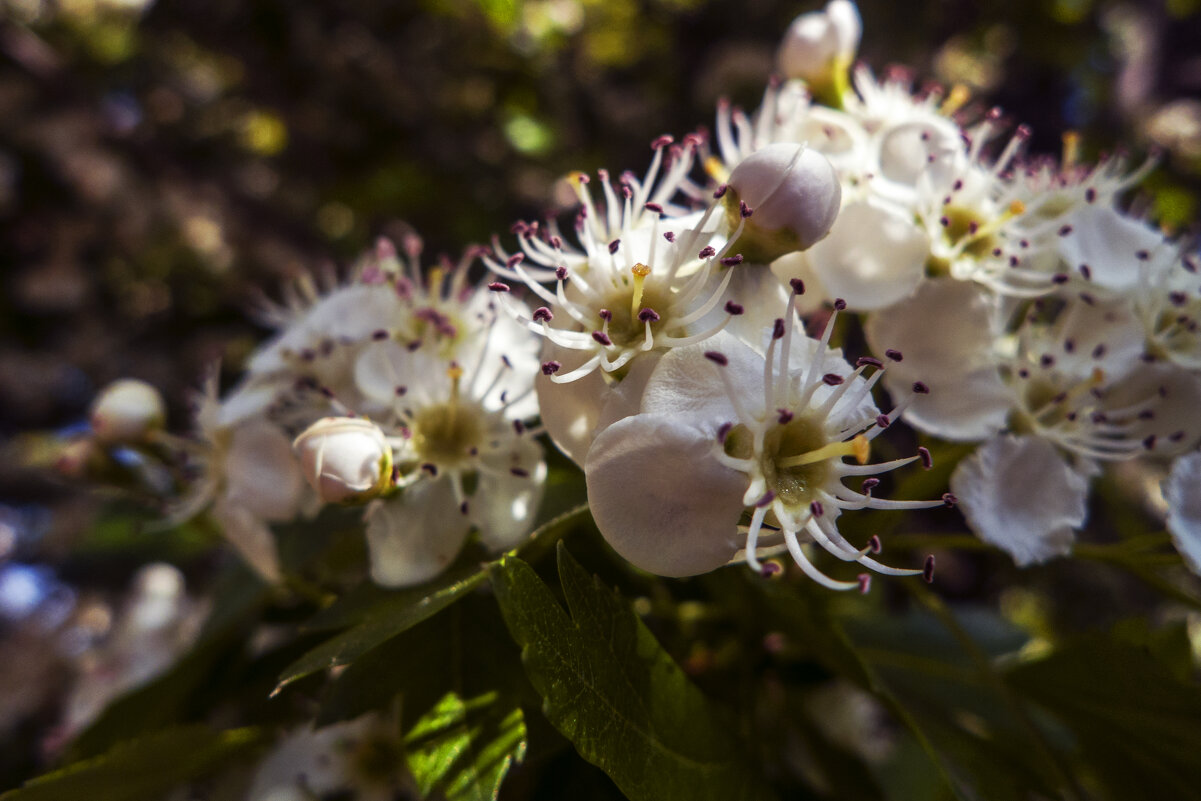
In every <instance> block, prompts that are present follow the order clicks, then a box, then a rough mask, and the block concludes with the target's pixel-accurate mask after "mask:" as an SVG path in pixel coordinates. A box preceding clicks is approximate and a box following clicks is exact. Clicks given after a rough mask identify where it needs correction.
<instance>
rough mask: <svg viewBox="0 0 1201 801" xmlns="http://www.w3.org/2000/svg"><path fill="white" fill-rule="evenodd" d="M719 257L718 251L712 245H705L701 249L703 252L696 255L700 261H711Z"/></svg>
mask: <svg viewBox="0 0 1201 801" xmlns="http://www.w3.org/2000/svg"><path fill="white" fill-rule="evenodd" d="M716 255H717V250H716V249H714V247H713V246H712V245H705V246H704V247H703V248H701V252H700V253H698V254H696V257H697V258H698V259H711V258H713V257H714V256H716Z"/></svg>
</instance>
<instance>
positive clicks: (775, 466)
mask: <svg viewBox="0 0 1201 801" xmlns="http://www.w3.org/2000/svg"><path fill="white" fill-rule="evenodd" d="M838 306H841V304H838V305H836V308H838ZM789 316H790V317H791V312H790V314H789ZM792 327H793V326H792V325H790V324H786V323H785V321H784V320H783V319H780V320H778V321H777V323H776V325H775V326H774V327H773V330H772V331H771V332H769V340H768V344H767V352H766V355H765V356H764V355H761V354H760V353H757V352H755V351H754V350H753V349H752V348H750V347H748V346H746V345H745V344H742V343H741V342H739V341H738V340H736V339H735V338H733V337H731V336H729V335H727V334H724V333H723V334H721V335H719V336H718V337H715V338H714V339H713V340H712V341H710V342H707V343H705V344H703V345H696V346H691V347H688V348H681V349H677V350H673V351H671V352H669V353H667V354H665V355H664V356H663V357H662V358H661V359H660V360H659V362H658V365H657V366H656V368H655V370H654V372H653V374H652V375H651V376H650V378H649V381H648V383H647V385H646V388H645V391H644V393H643V394H642V399H641V407H640V412H639V413H638V414H634V415H632V416H629V417H626V418H624V419H621V420H619V421H617V422H614V423H612V424H611V425H609V426H608V427H606V428H604V430H603V431H601V432H600V433H599V434H598V435H597V437H596V440H595V441H594V442H593V444H592V448H591V449H590V451H589V453H588V458H587V463H586V466H585V475H586V477H587V482H588V497H589V503H590V505H591V507H592V512H593V516H594V517H595V519H596V521H597V525H598V527H599V528H600V530H601V533H602V534H603V535H604V536H605V538H606V540H607V541H608V542H609V543H610V545H612V546H613V547H614V548H615V549H616V550H617V552H618V553H620V554H621V555H622V556H624V557H625V558H627V559H629V560H630V561H631V562H633V563H634V564H635V565H637V566H638V567H641V568H643V569H645V570H649V571H651V572H654V573H658V574H660V575H669V576H684V575H693V574H696V573H702V572H706V571H709V570H713V569H715V568H717V567H720V566H721V565H723V564H725V563H727V562H728V561H730V560H731V559H733V558H734V557H735V556H736V554H737V552H738V551H739V550H740V549H741V550H742V551H743V555H744V558H745V559H746V561H747V562H748V564H749V565H750V566H751V567H752V568H754V569H756V570H760V569H762V565H761V563H760V561H759V559H760V556H761V554H762V553H764V552H765V551H763V550H761V549H763V548H773V547H774V548H775V549H776V550H779V548H781V547H782V548H786V549H787V550H788V551H789V553H790V554H791V555H792V557H793V559H794V560H795V561H796V562H797V564H798V565H800V567H801V568H802V569H803V570H804V571H805V572H806V574H808V575H809V576H811V577H812V578H814V579H815V580H817V581H818V582H820V583H822V584H823V585H824V586H827V587H830V588H833V589H856V588H858V589H866V587H867V583H868V581H869V577H868V574H863V575H861V576H859V578H858V579H857V580H856V581H850V582H847V581H839V580H835V579H832V578H829V577H828V576H826V575H825V574H823V573H822V572H821V571H820V570H819V569H818V568H817V567H815V566H814V565H813V564H812V562H811V561H810V559H809V557H808V555H807V554H806V552H805V548H804V546H803V545H802V540H812V541H815V542H817V543H819V544H820V545H821V546H822V547H823V548H825V549H826V550H827V551H829V552H830V553H832V554H833V555H834V556H836V557H838V558H839V559H842V560H845V561H853V562H858V563H859V564H862V565H863V566H865V567H868V568H870V569H872V570H876V571H877V572H882V573H887V574H892V575H916V574H921V573H922V572H923V571H922V570H897V569H895V568H890V567H886V566H884V565H881V564H880V563H878V562H876V561H875V560H873V559H872V558H871V557H870V556H868V554H869V553H870V552H872V551H874V550H876V548H877V546H878V542H875V541H873V542H872V543H871V544H870V545H869V546H868V547H867V548H864V549H858V548H856V547H854V546H852V545H851V544H850V543H849V542H847V541H846V540H845V539H844V538H843V537H842V535H841V534H839V532H838V528H837V526H836V522H835V521H836V519H837V517H838V516H839V514H840V513H841V512H842V511H843V510H852V509H863V508H876V509H904V508H929V507H933V506H940V505H943V504H944V503H945V502H948V501H949V497H948V498H946V499H943V500H938V501H888V500H882V499H878V498H875V497H874V496H873V495H872V489H873V488H874V486H875V485H876V484H877V483H879V482H878V480H877V479H875V478H868V479H866V481H865V482H864V485H863V487H862V491H855V490H851V489H850V488H848V487H846V486H845V485H844V484H843V483H842V482H843V480H844V479H846V478H848V477H851V476H874V475H875V474H878V473H883V472H886V471H889V470H892V469H895V468H897V467H900V466H901V465H904V464H909V463H911V462H914V461H917V460H919V459H923V458H926V457H925V455H924V454H923V455H919V456H913V457H909V458H906V459H899V460H895V461H891V462H884V463H880V464H866V462H867V458H868V455H869V452H870V447H871V446H870V442H871V440H872V439H873V438H875V436H876V435H878V434H879V433H880V431H882V430H883V429H884V428H886V427H887V426H888V425H889V424H890V423H891V422H892V421H893V420H894V419H896V417H897V415H898V414H899V411H900V410H899V409H898V410H894V412H893V413H891V414H882V413H880V411H879V410H878V409H876V407H875V406H874V405H873V404H872V401H871V396H870V393H871V388H872V386H873V385H874V384H875V383H876V379H877V378H878V376H879V373H878V372H877V373H876V374H875V375H873V376H872V377H870V378H865V377H864V374H865V372H866V371H867V370H868V369H869V368H878V367H879V366H880V363H879V362H878V361H876V360H875V359H866V360H863V361H862V362H861V364H860V365H859V366H858V367H857V368H855V369H852V368H851V367H850V366H849V365H847V364H846V363H845V362H844V361H843V360H842V359H841V358H840V357H839V356H838V354H837V353H836V352H834V351H831V350H830V349H829V348H828V340H829V336H830V333H831V331H832V328H833V321H831V324H830V325H827V327H826V329H825V333H824V334H823V338H822V340H821V341H820V342H818V341H814V340H810V339H808V338H805V337H803V336H801V337H800V338H799V341H797V342H795V344H794V340H795V339H797V336H795V335H794V334H793V333H792ZM915 389H916V390H917V391H925V387H923V386H921V385H918V386H917V387H916V388H915ZM846 456H853V457H855V459H856V461H857V462H858V464H846V463H844V462H843V461H842V459H843V457H846ZM744 512H746V513H749V515H750V521H749V525H747V526H746V528H745V529H741V528H740V526H739V520H740V518H742V516H743V513H744ZM768 526H770V527H771V529H770V530H769V528H768ZM932 567H933V565H932V562H930V563H928V564H927V568H926V572H927V574H929V571H930V570H931V569H932Z"/></svg>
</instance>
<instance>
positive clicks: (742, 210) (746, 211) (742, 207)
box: [738, 200, 755, 220]
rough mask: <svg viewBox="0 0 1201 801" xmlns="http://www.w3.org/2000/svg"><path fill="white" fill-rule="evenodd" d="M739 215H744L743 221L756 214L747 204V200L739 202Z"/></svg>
mask: <svg viewBox="0 0 1201 801" xmlns="http://www.w3.org/2000/svg"><path fill="white" fill-rule="evenodd" d="M738 213H739V214H741V215H742V219H744V220H745V219H746V218H747V217H750V216H751V215H752V214H754V213H755V210H754V209H752V208H751V207H750V206H748V205H747V204H746V201H745V200H740V201H738Z"/></svg>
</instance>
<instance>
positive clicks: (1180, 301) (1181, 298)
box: [1168, 292, 1188, 306]
mask: <svg viewBox="0 0 1201 801" xmlns="http://www.w3.org/2000/svg"><path fill="white" fill-rule="evenodd" d="M1168 300H1169V301H1171V303H1172V305H1173V306H1183V305H1184V304H1186V303H1188V295H1186V294H1184V293H1183V292H1169V293H1168Z"/></svg>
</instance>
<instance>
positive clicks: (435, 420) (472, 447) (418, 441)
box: [412, 365, 485, 467]
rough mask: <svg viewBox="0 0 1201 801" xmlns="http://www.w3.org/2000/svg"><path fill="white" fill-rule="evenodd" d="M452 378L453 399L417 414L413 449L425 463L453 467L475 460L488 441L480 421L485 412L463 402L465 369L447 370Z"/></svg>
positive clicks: (427, 407) (451, 393) (419, 411)
mask: <svg viewBox="0 0 1201 801" xmlns="http://www.w3.org/2000/svg"><path fill="white" fill-rule="evenodd" d="M447 372H448V374H449V375H450V379H451V391H450V400H449V401H447V402H446V403H438V404H433V405H430V406H426V407H425V408H423V409H419V410H418V411H417V412H416V413H415V414H414V415H413V423H412V432H413V449H414V451H416V453H417V457H418V459H419V460H420V461H421V462H432V463H433V464H437V465H442V466H444V467H453V466H455V465H458V464H461V463H462V462H465V461H467V460H469V459H471V458H473V457H474V456H475V455H476V453H478V449H479V446H480V443H481V441H482V440H483V438H484V429H483V426H482V425H481V423H480V421H481V419H482V418H483V416H484V414H485V411H484V410H483V409H482V408H481V407H480V406H479V405H478V404H475V403H463V402H462V401H460V400H459V381H460V380H461V379H462V377H463V368H461V367H458V366H457V365H456V366H454V367H452V368H450V370H449V371H447Z"/></svg>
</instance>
